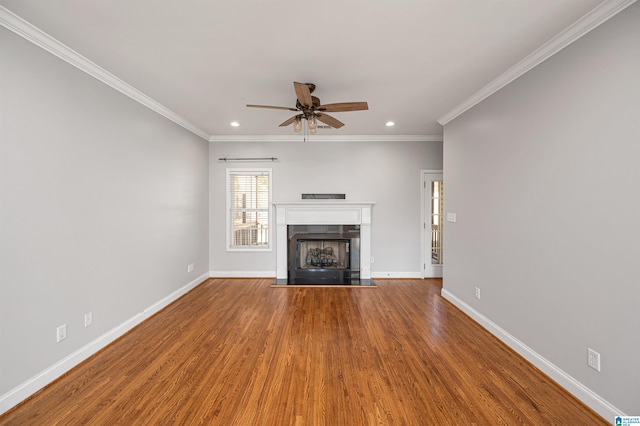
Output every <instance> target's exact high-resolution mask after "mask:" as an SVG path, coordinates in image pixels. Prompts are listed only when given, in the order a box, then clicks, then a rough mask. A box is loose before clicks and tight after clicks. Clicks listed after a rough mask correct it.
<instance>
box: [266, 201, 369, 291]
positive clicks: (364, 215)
mask: <svg viewBox="0 0 640 426" xmlns="http://www.w3.org/2000/svg"><path fill="white" fill-rule="evenodd" d="M273 205H274V207H275V209H276V279H287V225H360V278H362V279H371V209H372V208H373V205H374V203H369V202H361V203H354V202H347V201H338V200H330V201H328V200H307V201H304V202H294V203H274V204H273Z"/></svg>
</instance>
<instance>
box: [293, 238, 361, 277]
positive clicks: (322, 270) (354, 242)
mask: <svg viewBox="0 0 640 426" xmlns="http://www.w3.org/2000/svg"><path fill="white" fill-rule="evenodd" d="M287 234H288V235H287V237H288V252H287V259H288V279H287V282H288V284H305V285H323V284H329V285H340V284H345V285H353V284H356V285H358V284H359V282H360V225H288V226H287Z"/></svg>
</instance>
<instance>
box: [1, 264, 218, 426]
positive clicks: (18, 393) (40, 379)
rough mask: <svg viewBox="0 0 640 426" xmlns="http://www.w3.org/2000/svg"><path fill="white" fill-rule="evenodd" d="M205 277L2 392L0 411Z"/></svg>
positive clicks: (204, 278) (16, 403) (173, 299)
mask: <svg viewBox="0 0 640 426" xmlns="http://www.w3.org/2000/svg"><path fill="white" fill-rule="evenodd" d="M207 278H209V273H206V274H203V275H201V276H199V277H198V278H196V279H195V280H193V281H191V282H190V283H188V284H187V285H185V286H183V287H181V288H179V289H178V290H176V291H174V292H173V293H171V294H170V295H168V296H166V297H165V298H163V299H161V300H159V301H158V302H156V303H154V304H153V305H151V306H149V307H148V308H146V309H145V310H143V311H142V312H140V313H138V314H136V315H134V316H133V317H131V318H129V319H128V320H126V321H125V322H123V323H122V324H120V325H119V326H117V327H115V328H113V329H112V330H110V331H108V332H107V333H105V334H103V335H102V336H100V337H98V338H97V339H95V340H93V341H92V342H90V343H88V344H86V345H85V346H83V347H82V348H80V349H78V350H77V351H75V352H73V353H72V354H71V355H69V356H67V357H66V358H64V359H62V360H60V361H58V362H57V363H55V364H53V365H52V366H50V367H49V368H47V369H45V370H44V371H42V372H40V373H39V374H37V375H35V376H34V377H32V378H31V379H29V380H27V381H26V382H24V383H22V384H20V385H18V386H17V387H15V388H14V389H12V390H10V391H9V392H7V393H6V394H4V395H2V396H0V414H2V413H5V412H6V411H8V410H10V409H11V408H13V407H14V406H16V405H18V404H19V403H20V402H22V401H24V400H25V399H26V398H28V397H29V396H31V395H33V394H34V393H36V392H37V391H39V390H40V389H42V388H44V387H45V386H46V385H48V384H49V383H51V382H53V381H54V380H56V379H57V378H58V377H60V376H62V375H63V374H65V373H66V372H68V371H69V370H71V369H72V368H73V367H75V366H77V365H78V364H80V363H81V362H82V361H84V360H86V359H87V358H89V357H90V356H91V355H93V354H95V353H96V352H98V351H99V350H100V349H102V348H104V347H105V346H107V345H108V344H109V343H111V342H113V341H114V340H116V339H117V338H119V337H120V336H122V335H124V334H125V333H126V332H128V331H129V330H131V329H132V328H134V327H135V326H137V325H138V324H140V323H141V322H142V321H144V320H146V319H147V318H149V317H151V316H152V315H153V314H155V313H156V312H158V311H160V310H161V309H163V308H165V307H166V306H168V305H169V304H171V303H172V302H173V301H175V300H177V299H178V298H180V297H181V296H183V295H184V294H186V293H188V292H189V291H191V290H192V289H193V288H195V287H196V286H197V285H198V284H200V283H202V282H203V281H204V280H206V279H207Z"/></svg>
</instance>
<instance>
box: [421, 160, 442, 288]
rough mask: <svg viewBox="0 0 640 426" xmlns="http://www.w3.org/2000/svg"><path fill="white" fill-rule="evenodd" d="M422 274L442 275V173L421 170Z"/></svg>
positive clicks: (429, 275)
mask: <svg viewBox="0 0 640 426" xmlns="http://www.w3.org/2000/svg"><path fill="white" fill-rule="evenodd" d="M422 190H423V196H422V200H423V202H424V205H423V210H422V211H423V214H422V221H423V223H422V225H423V227H422V229H423V238H422V241H423V244H424V247H423V250H422V253H423V256H422V257H423V258H422V267H423V276H424V277H425V278H429V277H442V265H443V262H444V259H443V255H444V253H443V250H442V236H443V232H444V226H443V225H444V217H443V216H444V215H443V211H444V210H443V209H444V185H443V181H442V173H432V172H423V174H422Z"/></svg>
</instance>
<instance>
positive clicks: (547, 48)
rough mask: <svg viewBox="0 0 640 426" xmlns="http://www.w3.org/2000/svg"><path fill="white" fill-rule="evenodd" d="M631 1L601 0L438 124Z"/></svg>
mask: <svg viewBox="0 0 640 426" xmlns="http://www.w3.org/2000/svg"><path fill="white" fill-rule="evenodd" d="M635 2H636V0H605V1H604V2H602V3H601V4H599V5H598V6H596V7H595V8H593V9H592V10H591V11H590V12H589V13H587V14H586V15H584V16H583V17H582V18H580V19H578V20H577V21H576V22H574V23H573V24H571V25H570V26H569V27H567V28H566V29H564V30H563V31H562V32H560V33H559V34H558V35H556V36H555V37H553V38H552V39H551V40H549V41H548V42H546V43H545V44H543V45H542V46H540V47H539V48H538V49H536V50H534V51H533V52H532V53H531V54H529V55H528V56H527V57H525V58H524V59H523V60H521V61H520V62H518V63H517V64H516V65H514V66H513V67H511V68H509V69H508V70H507V71H505V72H504V73H502V74H501V75H499V76H498V77H497V78H496V79H495V80H493V81H491V82H490V83H489V84H487V85H486V86H484V87H483V88H482V89H480V90H479V91H477V92H476V93H475V94H473V95H472V96H470V97H469V98H467V99H465V100H464V101H463V102H462V103H460V104H459V105H458V106H456V107H455V108H453V109H452V110H451V111H449V112H448V113H446V114H445V115H443V116H442V117H441V118H439V119H438V123H440V124H442V125H443V126H444V125H445V124H447V123H449V122H450V121H451V120H453V119H455V118H456V117H458V116H460V115H461V114H463V113H464V112H466V111H467V110H469V109H471V108H472V107H474V106H475V105H477V104H479V103H480V102H482V101H483V100H485V99H486V98H488V97H489V96H491V95H493V94H494V93H495V92H497V91H498V90H500V89H502V88H503V87H505V86H506V85H507V84H509V83H511V82H512V81H514V80H515V79H517V78H518V77H520V76H522V75H523V74H525V73H526V72H527V71H529V70H531V69H532V68H535V67H536V66H538V65H540V64H541V63H542V62H544V61H545V60H547V59H548V58H550V57H551V56H553V55H555V54H556V53H558V52H559V51H561V50H562V49H564V48H565V47H567V46H568V45H570V44H571V43H573V42H574V41H576V40H578V39H579V38H580V37H582V36H583V35H585V34H587V33H588V32H590V31H591V30H593V29H595V28H597V27H598V26H600V25H601V24H603V23H604V22H606V21H607V20H609V18H612V17H613V16H615V15H617V14H618V13H620V12H622V11H623V10H624V9H626V8H627V7H629V6H631V5H632V4H633V3H635Z"/></svg>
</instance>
